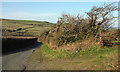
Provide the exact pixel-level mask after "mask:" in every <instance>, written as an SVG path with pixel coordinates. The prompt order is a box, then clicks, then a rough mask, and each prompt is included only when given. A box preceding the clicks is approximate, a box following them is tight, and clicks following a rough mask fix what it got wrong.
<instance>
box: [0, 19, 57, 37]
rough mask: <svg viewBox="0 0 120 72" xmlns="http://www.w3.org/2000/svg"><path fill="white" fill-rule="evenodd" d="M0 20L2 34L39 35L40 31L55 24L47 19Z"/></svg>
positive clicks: (46, 29) (48, 28)
mask: <svg viewBox="0 0 120 72" xmlns="http://www.w3.org/2000/svg"><path fill="white" fill-rule="evenodd" d="M0 20H2V35H3V36H40V35H41V33H43V32H44V31H48V30H50V29H51V28H52V27H54V26H55V24H53V23H50V22H47V21H32V20H11V19H0Z"/></svg>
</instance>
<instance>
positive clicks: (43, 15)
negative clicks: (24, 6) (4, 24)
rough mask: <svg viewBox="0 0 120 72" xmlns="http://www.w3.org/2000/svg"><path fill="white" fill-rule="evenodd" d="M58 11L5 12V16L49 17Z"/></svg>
mask: <svg viewBox="0 0 120 72" xmlns="http://www.w3.org/2000/svg"><path fill="white" fill-rule="evenodd" d="M55 15H57V14H56V13H40V14H33V13H29V12H17V13H9V14H5V13H3V15H2V17H3V18H30V17H49V16H55Z"/></svg>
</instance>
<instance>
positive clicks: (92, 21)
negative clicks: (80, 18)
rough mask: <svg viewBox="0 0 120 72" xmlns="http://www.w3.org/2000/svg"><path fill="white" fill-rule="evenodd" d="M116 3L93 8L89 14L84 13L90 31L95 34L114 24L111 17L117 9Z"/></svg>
mask: <svg viewBox="0 0 120 72" xmlns="http://www.w3.org/2000/svg"><path fill="white" fill-rule="evenodd" d="M115 4H116V2H113V3H111V4H106V3H104V5H102V6H99V7H97V6H94V7H93V8H92V9H91V10H90V11H89V12H86V14H87V15H88V19H89V25H90V30H91V31H92V32H93V33H94V34H96V33H97V32H99V31H100V30H99V29H101V30H104V29H106V28H108V27H109V26H111V25H112V24H114V19H115V17H114V16H113V15H112V13H113V12H114V11H116V10H117V9H118V8H117V6H115ZM89 32H90V31H89Z"/></svg>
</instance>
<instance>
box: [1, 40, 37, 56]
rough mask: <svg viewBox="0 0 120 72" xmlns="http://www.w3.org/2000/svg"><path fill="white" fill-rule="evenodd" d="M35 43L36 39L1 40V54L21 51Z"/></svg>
mask: <svg viewBox="0 0 120 72" xmlns="http://www.w3.org/2000/svg"><path fill="white" fill-rule="evenodd" d="M35 43H37V38H30V39H29V38H2V53H3V54H4V53H7V52H11V51H14V50H17V49H22V48H25V47H28V46H31V45H34V44H35Z"/></svg>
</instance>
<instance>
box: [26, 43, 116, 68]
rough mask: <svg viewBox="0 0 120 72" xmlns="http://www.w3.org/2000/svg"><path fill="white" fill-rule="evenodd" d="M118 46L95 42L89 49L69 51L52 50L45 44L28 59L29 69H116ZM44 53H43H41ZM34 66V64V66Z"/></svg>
mask: <svg viewBox="0 0 120 72" xmlns="http://www.w3.org/2000/svg"><path fill="white" fill-rule="evenodd" d="M117 51H118V48H117V46H116V47H115V48H110V47H104V48H101V47H100V46H99V45H97V44H95V45H93V46H91V47H89V48H87V49H84V50H80V51H76V52H74V53H73V52H69V51H64V50H51V49H50V48H48V46H47V45H45V44H43V45H42V46H41V48H39V49H38V50H36V51H35V52H34V53H33V54H32V55H31V57H30V59H29V60H28V69H43V70H45V69H47V70H48V69H52V70H54V69H55V70H71V69H72V70H93V69H94V70H115V69H117V68H118V65H117V64H118V52H117ZM41 54H42V55H41ZM34 65H35V67H34V68H32V66H34Z"/></svg>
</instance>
